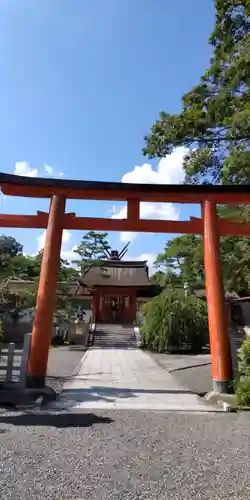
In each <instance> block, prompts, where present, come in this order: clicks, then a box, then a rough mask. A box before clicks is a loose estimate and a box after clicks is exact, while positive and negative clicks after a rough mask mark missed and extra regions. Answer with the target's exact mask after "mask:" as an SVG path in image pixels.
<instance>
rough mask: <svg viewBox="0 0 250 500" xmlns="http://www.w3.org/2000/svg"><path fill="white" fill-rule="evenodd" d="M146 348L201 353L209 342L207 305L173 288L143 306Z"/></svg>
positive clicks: (143, 329)
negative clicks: (185, 350)
mask: <svg viewBox="0 0 250 500" xmlns="http://www.w3.org/2000/svg"><path fill="white" fill-rule="evenodd" d="M143 312H144V314H145V322H144V325H143V326H142V336H143V345H144V346H145V347H148V348H149V349H154V350H157V351H159V352H164V351H171V350H180V349H183V348H184V349H188V350H192V351H195V352H199V351H200V350H201V348H202V346H203V345H204V343H205V342H207V340H208V323H207V307H206V303H205V302H203V301H201V300H200V299H198V298H197V297H194V296H189V297H187V298H185V297H184V295H183V293H180V292H179V291H176V290H174V289H172V288H168V289H166V290H164V291H163V292H162V293H161V294H160V295H159V296H157V297H155V298H154V299H153V300H151V301H149V302H147V303H146V304H145V305H144V306H143Z"/></svg>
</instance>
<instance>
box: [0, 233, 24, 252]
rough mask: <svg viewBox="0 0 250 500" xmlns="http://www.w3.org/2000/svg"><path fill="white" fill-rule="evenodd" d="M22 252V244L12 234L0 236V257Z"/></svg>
mask: <svg viewBox="0 0 250 500" xmlns="http://www.w3.org/2000/svg"><path fill="white" fill-rule="evenodd" d="M22 253H23V246H22V245H21V243H19V242H18V241H17V240H16V239H15V238H13V236H5V235H4V234H2V236H0V257H3V256H5V257H6V256H8V257H14V256H15V255H20V254H22Z"/></svg>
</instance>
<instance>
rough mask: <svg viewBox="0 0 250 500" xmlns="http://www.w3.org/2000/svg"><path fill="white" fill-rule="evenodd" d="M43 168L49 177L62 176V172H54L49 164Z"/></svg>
mask: <svg viewBox="0 0 250 500" xmlns="http://www.w3.org/2000/svg"><path fill="white" fill-rule="evenodd" d="M43 168H44V171H45V172H46V174H48V175H49V177H64V173H63V172H56V171H55V170H54V169H53V168H52V167H50V166H49V165H44V167H43Z"/></svg>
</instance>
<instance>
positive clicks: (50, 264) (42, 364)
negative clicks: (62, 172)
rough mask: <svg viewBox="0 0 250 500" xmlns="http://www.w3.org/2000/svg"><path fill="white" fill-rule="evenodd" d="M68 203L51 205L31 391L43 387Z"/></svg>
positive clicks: (53, 201)
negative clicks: (64, 219)
mask: <svg viewBox="0 0 250 500" xmlns="http://www.w3.org/2000/svg"><path fill="white" fill-rule="evenodd" d="M65 204H66V200H65V198H64V197H62V196H56V195H53V197H52V199H51V204H50V212H49V219H48V227H47V231H46V239H45V246H44V251H43V259H42V266H41V273H40V280H39V286H38V292H37V302H36V313H35V319H34V324H33V330H32V336H31V347H30V354H29V362H28V375H27V386H28V387H44V385H45V378H46V371H47V362H48V354H49V347H50V342H51V333H52V323H53V313H54V309H55V303H56V289H57V279H58V272H59V268H60V252H61V244H62V233H63V217H64V212H65Z"/></svg>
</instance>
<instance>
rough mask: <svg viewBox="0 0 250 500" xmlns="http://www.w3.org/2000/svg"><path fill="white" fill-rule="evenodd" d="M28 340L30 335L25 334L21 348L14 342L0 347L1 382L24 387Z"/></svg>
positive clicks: (28, 347)
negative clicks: (14, 383) (15, 383)
mask: <svg viewBox="0 0 250 500" xmlns="http://www.w3.org/2000/svg"><path fill="white" fill-rule="evenodd" d="M30 340H31V333H26V335H25V336H24V343H23V346H22V347H20V346H18V345H17V344H14V342H11V343H10V344H7V345H6V344H2V345H1V346H0V380H1V381H2V382H17V383H18V384H20V385H21V386H22V387H24V386H25V384H26V374H27V365H28V357H29V349H30Z"/></svg>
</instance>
